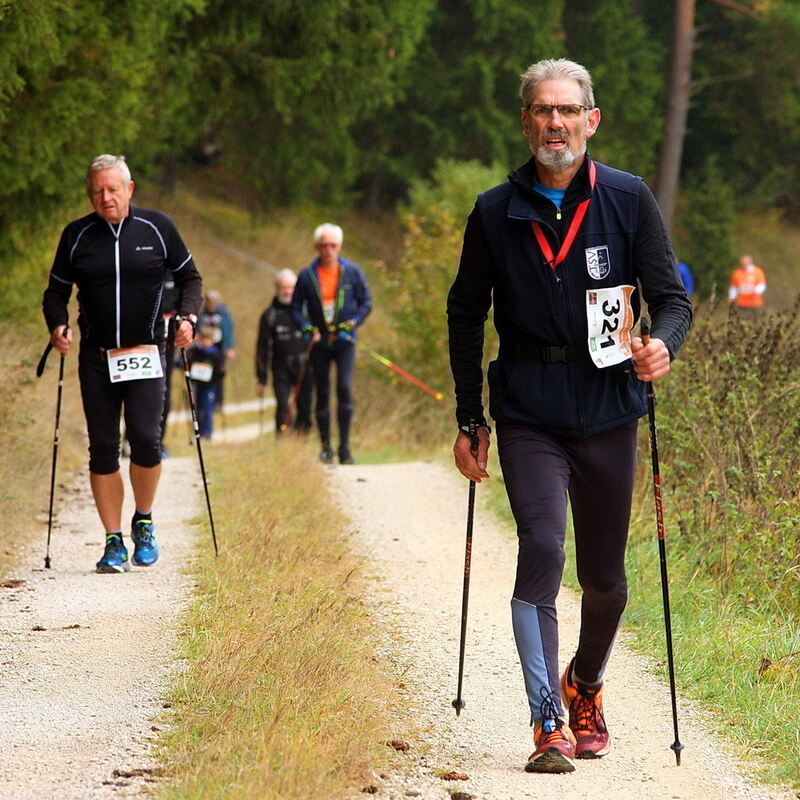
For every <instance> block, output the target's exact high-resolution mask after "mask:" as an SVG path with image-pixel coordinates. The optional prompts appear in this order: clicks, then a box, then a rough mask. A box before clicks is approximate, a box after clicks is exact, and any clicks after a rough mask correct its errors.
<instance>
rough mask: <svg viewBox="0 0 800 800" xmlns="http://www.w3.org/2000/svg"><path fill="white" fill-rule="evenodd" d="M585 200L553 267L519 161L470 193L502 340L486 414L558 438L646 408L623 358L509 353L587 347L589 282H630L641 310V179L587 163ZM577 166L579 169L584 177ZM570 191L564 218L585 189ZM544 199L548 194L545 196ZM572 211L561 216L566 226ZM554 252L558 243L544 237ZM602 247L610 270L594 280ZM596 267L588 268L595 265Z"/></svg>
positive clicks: (594, 285)
mask: <svg viewBox="0 0 800 800" xmlns="http://www.w3.org/2000/svg"><path fill="white" fill-rule="evenodd" d="M595 166H596V169H597V173H596V183H595V187H594V191H593V192H591V196H592V200H591V203H590V204H589V208H588V210H587V212H586V216H585V217H584V219H583V223H582V225H581V227H580V229H579V231H578V234H577V236H576V238H575V240H574V242H573V244H572V247H571V248H570V250H569V253H568V254H567V256H566V259H565V260H564V261H563V262H562V263H561V264H559V266H558V267H556V268H555V269H552V268H551V267H550V266H549V265H548V264H546V263H545V258H544V255H543V254H542V251H541V248H540V247H539V244H538V242H537V241H536V238H535V235H534V233H533V229H532V227H531V222H532V221H537V222H539V223H540V224H542V225H543V227H544V228H545V230H547V229H548V228H549V225H548V223H547V221H546V219H544V218H543V216H542V213H541V211H540V208H541V202H540V201H539V196H537V195H535V194H534V192H533V191H532V189H531V188H530V187H531V186H532V179H531V178H532V176H531V175H530V174H529V173H528V171H527V170H526V168H525V167H523V168H522V169H520V170H517V171H516V172H515V173H512V175H511V176H510V180H509V181H508V182H506V183H504V184H501V185H500V186H497V187H495V188H494V189H490V190H489V191H487V192H485V193H483V194H481V195H480V196H479V197H478V201H477V208H478V210H479V212H480V217H481V220H482V222H483V226H484V230H485V233H486V237H487V239H488V243H489V247H490V251H491V262H492V265H493V269H494V270H495V271H496V274H495V276H494V278H495V280H494V290H493V292H494V302H493V306H494V321H495V326H496V327H497V331H498V333H499V337H500V350H499V355H498V358H497V360H496V361H494V362H492V364H490V366H489V374H488V382H489V388H490V401H489V408H490V414H491V416H492V417H494V419H495V420H498V421H507V422H522V423H525V424H532V425H534V426H536V427H541V428H543V429H545V430H547V431H550V432H552V433H554V434H558V435H563V436H590V435H592V434H595V433H599V432H601V431H604V430H609V429H611V428H614V427H617V426H619V425H623V424H625V423H627V422H630V421H632V420H635V419H638V418H639V417H641V416H643V415H644V414H645V413H646V412H647V402H646V394H645V386H644V384H643V383H642V382H641V381H639V380H638V378H637V377H636V375H635V373H634V372H633V371H632V369H631V362H630V361H628V362H625V363H623V364H621V365H617V366H616V367H606V368H604V369H599V368H598V367H596V366H595V364H594V362H592V361H591V360H590V358H589V356H588V346H587V356H586V358H585V359H582V360H575V361H570V362H567V363H555V364H548V363H544V362H542V361H536V360H530V359H525V358H516V357H514V355H513V351H514V346H515V345H516V344H517V343H530V344H532V345H535V346H545V347H547V346H565V345H567V346H578V345H584V346H586V345H587V338H588V323H587V315H586V293H587V290H590V289H600V288H605V287H615V286H620V285H624V284H627V285H632V286H636V287H637V290H636V291H635V292H634V293H633V296H632V300H631V305H632V309H633V319H634V320H636V319H637V318H638V316H639V310H640V298H639V288H638V279H639V277H640V276H639V274H638V273H637V269H636V265H635V264H634V261H633V244H634V238H635V236H636V229H637V220H638V207H639V190H640V187H641V179H640V178H638V177H636V176H634V175H630V174H628V173H626V172H621V171H619V170H616V169H613V168H611V167H607V166H605V165H603V164H599V163H597V162H595ZM585 172H586V170H585V168H584V169H583V170H581V173H583V175H584V176H585ZM584 180H585V191H584V192H583V193H582V194H581V193H579V194H578V195H577V196H574V195H573V196H572V197H571V200H570V208H569V209H564V210H565V211H567V213H568V214H569V215H571V214H572V213H574V208H575V206H577V204H578V203H579V202H580V201H581V200H583V199H585V198H586V197H588V196H589V195H590V188H589V184H588V180H586V179H585V177H584ZM545 202H547V201H545ZM569 219H570V216H566V217H565V223H568V221H569ZM548 238H549V239H550V242H551V244H552V245H553V249H554V252H558V249H559V247H560V242H557V241H556V240H555V238H554V236H553V233H552V229H550V235H549V237H548ZM596 248H606V251H605V257H606V260H607V263H608V267H609V269H608V273H607V274H606V275H604V276H603V277H602V278H595V277H593V276H592V275H591V274H590V270H589V268H588V262H589V255H590V253H597V249H596ZM595 272H596V271H595Z"/></svg>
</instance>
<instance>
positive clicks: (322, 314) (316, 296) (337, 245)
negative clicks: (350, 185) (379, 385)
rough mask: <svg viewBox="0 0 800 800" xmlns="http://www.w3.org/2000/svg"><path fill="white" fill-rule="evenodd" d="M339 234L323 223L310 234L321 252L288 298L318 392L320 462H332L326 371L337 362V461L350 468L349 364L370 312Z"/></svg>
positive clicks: (359, 276) (358, 272) (362, 279)
mask: <svg viewBox="0 0 800 800" xmlns="http://www.w3.org/2000/svg"><path fill="white" fill-rule="evenodd" d="M342 240H343V233H342V229H341V228H340V227H339V226H338V225H331V224H329V223H325V224H323V225H320V226H319V227H317V228H316V230H315V231H314V245H315V247H316V248H317V252H318V253H319V258H316V259H315V260H314V261H312V262H311V264H309V265H308V266H307V267H305V269H303V270H302V271H301V272H300V275H299V276H298V278H297V285H296V286H295V290H294V296H293V297H292V314H293V315H294V318H295V321H296V323H297V324H298V325H299V326H300V328H301V329H302V330H303V333H304V335H305V338H306V341H307V342H308V343H310V344H311V345H313V346H312V349H311V366H312V368H313V370H314V385H315V387H316V390H317V402H316V407H315V411H316V417H317V427H318V428H319V435H320V440H321V442H322V450H321V452H320V458H321V459H322V460H323V461H324V462H326V463H330V462H331V461H333V450H332V449H331V423H330V368H331V362H336V419H337V422H338V424H339V450H338V455H339V463H341V464H352V463H353V456H352V454H351V452H350V422H351V420H352V416H353V390H352V380H353V366H354V365H355V358H356V345H355V343H356V338H357V335H358V334H357V329H358V327H359V326H360V325H361V324H362V323H363V321H364V320H365V319H366V317H367V315H368V314H369V312H370V311H371V310H372V298H371V297H370V293H369V288H368V287H367V281H366V278H365V277H364V273H363V272H362V271H361V268H360V267H359V266H357V265H356V264H353V263H352V262H350V261H348V260H347V259H346V258H342V257H341V256H340V255H339V253H340V251H341V249H342Z"/></svg>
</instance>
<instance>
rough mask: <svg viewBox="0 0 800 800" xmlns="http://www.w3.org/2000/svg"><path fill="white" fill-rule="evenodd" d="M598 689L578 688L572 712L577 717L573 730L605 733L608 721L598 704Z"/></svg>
mask: <svg viewBox="0 0 800 800" xmlns="http://www.w3.org/2000/svg"><path fill="white" fill-rule="evenodd" d="M596 697H597V689H586V688H582V687H580V686H579V687H578V694H577V695H576V697H575V699H574V700H573V701H572V704H571V708H570V711H572V714H573V715H574V717H575V722H574V725H573V728H574V729H575V730H579V731H594V730H597V729H599V730H601V731H605V729H606V721H605V718H604V717H603V712H602V711H600V708H599V706H598V705H597V702H596Z"/></svg>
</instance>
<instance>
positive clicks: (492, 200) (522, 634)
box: [447, 59, 691, 772]
mask: <svg viewBox="0 0 800 800" xmlns="http://www.w3.org/2000/svg"><path fill="white" fill-rule="evenodd" d="M520 95H521V98H522V104H523V108H522V111H521V119H522V133H523V135H524V136H525V138H526V139H527V140H528V142H529V145H530V149H531V152H532V153H533V158H532V159H530V160H529V161H528V163H527V164H525V165H524V166H522V167H521V168H519V169H518V170H516V171H514V172H512V173H511V175H510V176H509V179H508V181H507V182H506V183H503V184H501V185H500V186H496V187H495V188H493V189H490V190H489V191H488V192H485V193H483V194H481V195H479V197H478V200H477V203H476V205H475V208H474V210H473V211H472V213H471V214H470V217H469V220H468V222H467V227H466V231H465V233H464V244H463V250H462V255H461V261H460V265H459V269H458V275H457V277H456V279H455V281H454V283H453V286H452V288H451V290H450V293H449V296H448V301H447V311H448V319H449V331H450V361H451V366H452V371H453V376H454V379H455V389H456V402H457V407H456V417H457V420H458V425H459V433H458V436H457V438H456V442H455V445H454V447H453V452H454V455H455V461H456V465H457V467H458V469H459V470H460V471H461V473H462V474H463V475H465V476H466V477H467V478H469V479H470V480H474V481H480V480H481V479H483V478H487V477H488V473H487V472H486V463H487V452H488V448H489V434H490V430H489V427H488V426H487V424H486V420H485V418H484V411H483V403H482V399H481V395H482V385H483V372H482V368H481V363H482V356H483V330H484V323H485V321H486V319H487V315H488V312H489V308H490V306H491V305H492V303H494V323H495V327H496V328H497V332H498V334H499V341H500V347H499V353H498V356H497V359H496V360H495V361H493V362H492V363H491V364H490V365H489V373H488V383H489V397H490V400H489V411H490V413H491V415H492V417H494V419H495V422H496V428H497V431H496V433H497V441H498V452H499V457H500V465H501V467H502V470H503V477H504V480H505V484H506V490H507V492H508V497H509V501H510V504H511V509H512V511H513V513H514V518H515V520H516V523H517V533H518V539H519V553H518V561H517V573H516V581H515V585H514V593H513V598H512V600H511V616H512V624H513V630H514V638H515V640H516V644H517V650H518V652H519V656H520V661H521V664H522V673H523V677H524V682H525V689H526V692H527V696H528V703H529V705H530V711H531V723H532V725H533V726H534V747H535V749H534V752H533V753H532V754H531V756H530V758H529V760H528V763H527V765H526V767H525V769H526V770H527V771H529V772H571V771H572V770H574V769H575V764H574V759H575V758H576V757H577V758H597V757H599V756H602V755H605V753H606V752H608V749H609V746H610V745H609V742H610V739H609V734H608V730H607V728H606V724H605V719H604V717H603V706H602V693H603V672H604V670H605V666H606V662H607V660H608V657H609V654H610V652H611V648H612V645H613V641H614V637H615V634H616V632H617V628H618V626H619V622H620V619H621V616H622V612H623V609H624V607H625V603H626V600H627V585H626V580H625V569H624V555H625V546H626V540H627V533H628V524H629V517H630V506H631V494H632V488H633V479H634V467H635V462H636V429H637V421H638V418H639V417H641V416H643V415H645V414H646V413H647V403H646V394H645V387H644V384H643V383H642V381H651V380H654V379H656V378H658V377H660V376H662V375H664V374H666V373H667V372H668V371H669V366H670V361H671V360H672V358H674V357H675V355H676V354H677V351H678V348H679V347H680V345H681V343H682V341H683V338H684V336H685V334H686V332H687V330H688V328H689V325H690V322H691V305H690V303H689V300H688V298H687V296H686V292H685V290H684V288H683V285H682V284H681V280H680V277H679V275H678V271H677V268H676V261H675V256H674V255H673V252H672V247H671V245H670V241H669V236H668V234H667V231H666V230H665V227H664V223H663V220H662V217H661V214H660V212H659V209H658V206H657V205H656V202H655V199H654V198H653V195H652V193H651V192H650V190H649V189H648V188H647V186H646V185H645V184H644V183H643V182H642V181H641V179H640V178H637V177H635V176H633V175H629V174H628V173H625V172H620V171H618V170H616V169H612V168H610V167H607V166H604V165H603V164H600V163H597V162H594V161H592V160H591V159H590V158H589V156H588V154H587V152H586V142H587V139H589V137H591V136H593V135H594V134H595V132H596V131H597V128H598V125H599V124H600V110H599V109H598V108H596V107H595V104H594V96H593V90H592V83H591V78H590V76H589V73H588V72H587V71H586V70H585V69H584V68H583V67H581V66H580V65H579V64H575V63H574V62H572V61H567V60H566V59H555V60H547V61H542V62H539V63H537V64H534V65H532V66H531V67H529V68H528V70H527V71H526V72H525V73H524V74H523V76H522V83H521V86H520ZM639 287H641V299H643V300H644V301H645V302H647V304H648V307H649V313H650V314H651V316H652V318H653V324H652V338H651V339H650V341H649V342H648V344H647V345H644V344H643V343H642V341H641V339H639V338H638V337H633V336H632V335H631V328H632V327H633V325H634V323H635V321H636V319H637V317H638V315H639V309H640V302H641V300H640V296H639V293H640V288H639ZM471 431H476V434H475V435H474V436H471V435H470V432H471ZM567 496H568V497H569V502H570V506H571V509H572V520H573V525H574V531H575V551H576V560H577V572H578V579H579V581H580V584H581V588H582V590H583V597H582V606H581V628H580V635H579V640H578V643H577V648H576V650H575V656H574V658H573V659H572V660H571V661H570V663H569V664H568V665H567V666H566V669H565V670H564V671H563V672H562V671H561V670H560V669H559V664H558V623H557V619H556V596H557V594H558V589H559V585H560V581H561V574H562V569H563V565H564V536H565V526H566V516H567V508H566V497H567ZM562 701H563V703H562Z"/></svg>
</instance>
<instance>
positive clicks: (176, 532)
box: [0, 458, 202, 800]
mask: <svg viewBox="0 0 800 800" xmlns="http://www.w3.org/2000/svg"><path fill="white" fill-rule="evenodd" d="M126 483H127V481H126ZM126 495H127V496H126V505H125V513H124V516H123V520H127V519H130V516H131V515H132V513H133V499H132V494H131V492H130V489H129V487H127V492H126ZM201 497H202V484H201V482H200V477H199V470H198V468H197V459H189V458H173V459H168V460H166V461H165V462H164V467H163V475H162V482H161V486H160V498H161V501H160V502H159V501H158V498H157V501H156V508H155V521H156V533H157V538H158V542H159V545H160V547H161V559H160V560H159V561H158V563H157V564H155V565H154V566H153V567H150V568H147V569H144V568H140V567H132V569H131V571H130V572H128V573H125V574H122V575H97V574H96V573H95V572H94V563H95V561H97V559H98V558H99V557H100V555H101V553H102V527H101V526H100V523H99V520H98V518H97V512H96V511H95V508H94V503H93V502H92V499H91V495H90V492H89V488H88V482H87V480H86V477H85V476H83V477H82V479H81V480H80V482H79V483H78V484H77V485H76V486H74V487H72V488H70V489H68V490H63V489H61V488H59V492H58V495H57V503H56V508H57V509H58V510H59V511H60V513H59V514H58V516H57V518H56V519H55V520H54V525H53V535H52V543H51V549H50V553H51V557H52V568H51V569H49V570H45V569H44V568H43V564H44V550H45V541H46V540H45V538H44V537H43V538H42V540H41V541H37V542H35V543H33V544H32V545H31V546H30V547H29V548H28V549H27V551H26V552H25V556H24V561H23V563H22V564H21V565H20V567H19V568H18V569H17V570H15V572H14V574H13V576H12V578H13V580H10V581H6V582H5V583H6V584H11V585H10V586H8V585H6V586H4V587H3V588H2V589H0V664H2V670H0V709H1V711H0V741H2V743H3V756H2V758H0V799H2V800H40V799H41V800H53V799H54V798H59V800H100V799H101V798H102V799H103V800H105V799H106V798H120V797H132V796H138V797H141V796H143V786H144V785H145V784H146V783H147V782H149V781H152V780H153V779H154V772H155V773H156V774H157V771H158V769H157V764H156V763H155V762H154V761H153V759H152V758H151V756H150V755H149V754H148V748H149V741H150V738H151V737H152V736H153V732H154V730H156V727H157V726H155V724H154V722H153V719H154V718H155V717H157V716H158V714H159V713H160V712H162V709H163V703H164V701H163V697H164V694H165V691H166V688H167V686H168V683H169V680H170V679H171V678H172V677H173V676H174V675H175V674H176V670H177V669H178V668H179V665H178V662H177V661H176V659H175V653H176V649H177V632H176V629H175V623H176V619H177V617H178V615H179V614H180V612H181V610H182V609H183V608H184V607H185V603H186V600H187V598H188V594H189V586H188V581H187V577H186V575H184V574H183V573H182V571H181V565H182V564H184V563H185V562H186V559H187V558H188V556H189V553H190V550H191V546H192V542H193V534H192V531H191V529H190V527H189V524H188V521H189V520H190V519H191V518H192V517H193V516H194V515H196V514H198V513H200V511H201V506H200V500H201ZM43 530H44V531H45V532H46V530H47V516H46V515H45V516H44V519H43ZM129 541H130V539H129V537H128V536H126V543H129ZM15 582H18V584H17V585H14V584H15Z"/></svg>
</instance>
